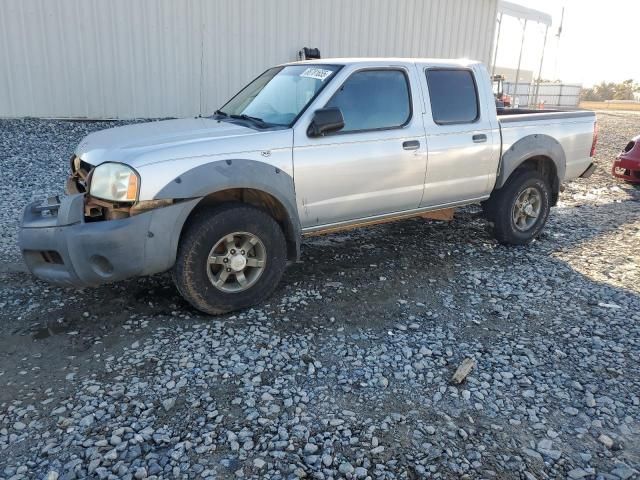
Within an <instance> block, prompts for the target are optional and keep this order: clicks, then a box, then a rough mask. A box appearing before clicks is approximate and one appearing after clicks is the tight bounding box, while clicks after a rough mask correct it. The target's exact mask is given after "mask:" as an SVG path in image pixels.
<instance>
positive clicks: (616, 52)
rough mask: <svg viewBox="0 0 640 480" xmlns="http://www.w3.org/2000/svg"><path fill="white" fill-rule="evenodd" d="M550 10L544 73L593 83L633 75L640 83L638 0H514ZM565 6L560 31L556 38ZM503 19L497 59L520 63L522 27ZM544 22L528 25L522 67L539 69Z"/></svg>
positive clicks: (508, 64) (551, 77)
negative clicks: (550, 17)
mask: <svg viewBox="0 0 640 480" xmlns="http://www.w3.org/2000/svg"><path fill="white" fill-rule="evenodd" d="M510 1H511V2H512V3H518V4H520V5H524V6H526V7H529V8H533V9H536V10H540V11H543V12H546V13H548V14H550V15H551V16H552V18H553V25H552V27H551V28H549V34H548V37H547V45H546V48H545V54H544V62H543V67H542V78H544V79H548V80H556V79H560V80H562V81H563V82H565V83H582V84H583V85H584V86H587V87H589V86H592V85H593V84H596V83H600V82H601V81H611V82H620V81H622V80H625V79H628V78H633V79H635V81H636V82H638V83H640V0H606V1H603V0H510ZM562 7H564V21H563V24H562V33H561V35H560V37H557V36H556V34H557V33H558V26H559V25H560V18H561V13H562ZM503 18H505V21H504V23H503V26H502V30H501V33H500V43H499V46H498V58H497V61H496V64H497V65H499V66H502V67H511V68H516V67H517V65H518V54H519V50H520V38H521V31H522V27H521V26H520V24H519V21H518V20H516V19H514V18H507V17H503ZM543 39H544V26H542V25H539V24H529V25H528V26H527V30H526V34H525V46H524V53H523V58H522V66H521V68H523V69H526V70H533V71H534V72H536V76H537V72H538V67H539V62H540V53H541V52H542V44H543Z"/></svg>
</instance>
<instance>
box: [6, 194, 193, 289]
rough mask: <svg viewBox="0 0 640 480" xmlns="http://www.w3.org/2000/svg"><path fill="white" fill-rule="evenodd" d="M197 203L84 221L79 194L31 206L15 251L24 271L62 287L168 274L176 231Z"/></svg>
mask: <svg viewBox="0 0 640 480" xmlns="http://www.w3.org/2000/svg"><path fill="white" fill-rule="evenodd" d="M197 202H198V199H194V200H189V201H185V202H180V203H176V204H173V205H170V206H168V207H164V208H159V209H156V210H151V211H148V212H145V213H141V214H139V215H135V216H132V217H128V218H124V219H120V220H108V221H97V222H85V221H84V195H83V194H76V195H70V196H66V197H63V198H62V199H60V200H59V202H58V199H57V197H55V198H50V199H48V201H47V202H45V203H44V204H43V203H42V202H35V203H32V204H30V205H27V207H26V208H25V210H24V213H23V218H22V224H21V227H20V233H19V237H18V238H19V240H18V242H19V246H20V250H21V251H22V255H23V258H24V261H25V263H26V264H27V267H28V268H29V270H30V271H31V272H32V273H33V274H34V275H35V276H36V277H38V278H40V279H42V280H45V281H48V282H50V283H54V284H56V285H61V286H73V287H88V286H97V285H101V284H103V283H108V282H114V281H118V280H123V279H125V278H130V277H134V276H137V275H147V274H152V273H158V272H162V271H165V270H168V269H169V268H171V267H172V266H173V264H174V263H175V258H176V251H177V245H178V240H179V237H180V231H181V229H182V225H183V224H184V221H185V220H186V218H187V216H188V214H189V213H190V212H191V210H192V209H193V207H194V206H195V204H196V203H197Z"/></svg>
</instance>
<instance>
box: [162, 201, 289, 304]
mask: <svg viewBox="0 0 640 480" xmlns="http://www.w3.org/2000/svg"><path fill="white" fill-rule="evenodd" d="M286 261H287V253H286V241H285V238H284V234H283V233H282V229H281V228H280V225H278V223H277V222H276V221H275V220H274V219H273V218H272V217H271V216H269V215H267V214H266V213H265V212H263V211H262V210H259V209H258V208H256V207H253V206H251V205H246V204H238V203H230V204H224V205H221V206H219V207H216V208H214V209H211V210H204V211H201V212H198V213H196V214H195V216H194V217H193V218H192V219H191V220H190V221H189V223H188V225H187V226H186V227H185V231H184V232H183V234H182V237H181V238H180V244H179V246H178V254H177V258H176V264H175V266H174V269H173V277H174V282H175V284H176V287H177V288H178V291H179V292H180V294H181V295H182V296H183V297H184V298H185V299H186V300H187V301H188V302H189V303H190V304H191V305H193V306H194V307H195V308H197V309H198V310H200V311H202V312H204V313H208V314H210V315H220V314H223V313H227V312H231V311H234V310H240V309H243V308H247V307H251V306H253V305H256V304H258V303H260V302H262V301H264V300H265V299H266V298H268V297H269V296H270V295H271V294H272V293H273V291H274V290H275V288H276V286H277V285H278V282H279V281H280V278H281V277H282V274H283V272H284V269H285V266H286Z"/></svg>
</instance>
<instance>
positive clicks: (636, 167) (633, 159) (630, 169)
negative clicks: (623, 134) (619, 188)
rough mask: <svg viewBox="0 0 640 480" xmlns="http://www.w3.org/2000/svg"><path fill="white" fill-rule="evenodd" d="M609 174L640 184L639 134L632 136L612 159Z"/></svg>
mask: <svg viewBox="0 0 640 480" xmlns="http://www.w3.org/2000/svg"><path fill="white" fill-rule="evenodd" d="M611 174H612V175H613V176H614V177H617V178H621V179H622V180H625V181H627V182H630V183H637V184H640V135H638V136H637V137H634V138H632V139H631V141H630V142H629V143H628V144H627V146H626V147H624V150H622V152H620V155H618V156H617V157H616V159H615V160H614V161H613V167H612V168H611Z"/></svg>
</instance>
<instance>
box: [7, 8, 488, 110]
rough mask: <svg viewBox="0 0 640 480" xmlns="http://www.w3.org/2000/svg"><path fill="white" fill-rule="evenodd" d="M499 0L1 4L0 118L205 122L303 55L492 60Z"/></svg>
mask: <svg viewBox="0 0 640 480" xmlns="http://www.w3.org/2000/svg"><path fill="white" fill-rule="evenodd" d="M496 10H497V0H323V1H321V2H318V1H313V0H136V1H130V0H109V1H101V0H56V1H51V0H2V8H0V116H3V117H23V116H35V117H61V118H142V117H180V116H194V115H208V114H211V113H212V112H213V111H214V110H215V109H216V108H218V107H220V106H221V105H222V103H224V101H225V100H226V99H228V98H229V97H230V96H231V95H233V94H234V93H235V92H236V91H237V90H239V88H240V87H242V86H243V85H244V84H245V83H247V82H248V81H249V80H251V79H252V78H254V77H255V76H257V75H258V74H260V73H261V72H262V71H264V70H265V69H266V68H267V67H269V66H272V65H274V64H278V63H282V62H287V61H292V60H295V59H296V54H297V52H298V50H299V49H300V48H301V47H303V46H309V47H318V48H319V49H320V51H321V53H322V56H323V57H324V58H326V57H345V56H408V57H445V58H446V57H467V58H473V59H478V60H482V61H485V62H487V63H488V62H489V60H490V58H489V57H490V54H491V47H492V45H491V43H492V40H493V37H494V29H495V18H496Z"/></svg>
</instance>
